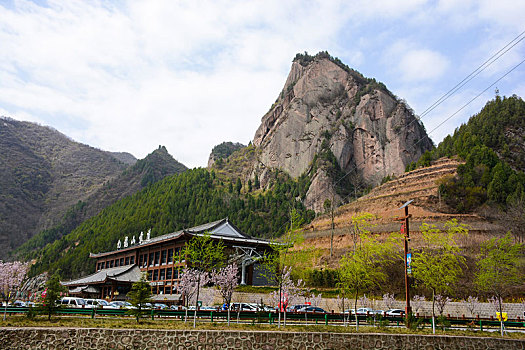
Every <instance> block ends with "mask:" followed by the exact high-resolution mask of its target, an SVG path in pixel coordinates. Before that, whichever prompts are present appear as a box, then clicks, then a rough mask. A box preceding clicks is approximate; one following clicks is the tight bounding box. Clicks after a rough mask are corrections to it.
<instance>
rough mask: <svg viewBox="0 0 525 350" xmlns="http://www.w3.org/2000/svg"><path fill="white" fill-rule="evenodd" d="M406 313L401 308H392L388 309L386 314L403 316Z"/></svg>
mask: <svg viewBox="0 0 525 350" xmlns="http://www.w3.org/2000/svg"><path fill="white" fill-rule="evenodd" d="M404 315H405V311H404V310H401V309H390V310H386V312H385V316H390V317H403V316H404Z"/></svg>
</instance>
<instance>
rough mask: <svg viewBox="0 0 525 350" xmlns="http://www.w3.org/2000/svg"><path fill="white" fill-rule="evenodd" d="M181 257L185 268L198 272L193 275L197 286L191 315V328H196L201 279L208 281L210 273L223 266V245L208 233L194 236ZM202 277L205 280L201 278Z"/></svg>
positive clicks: (224, 256)
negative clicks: (193, 310)
mask: <svg viewBox="0 0 525 350" xmlns="http://www.w3.org/2000/svg"><path fill="white" fill-rule="evenodd" d="M182 255H183V256H184V258H185V259H186V264H187V266H188V267H190V268H191V269H193V270H195V271H197V272H198V273H196V274H195V278H196V279H197V280H196V281H195V282H196V284H197V292H196V296H195V313H194V315H193V327H196V324H197V309H198V300H199V293H200V288H201V283H202V282H203V279H204V280H207V279H208V277H209V274H210V273H212V272H213V271H215V270H218V269H220V268H222V267H223V266H224V265H225V263H226V255H225V252H224V243H223V242H222V240H219V241H217V242H215V241H214V240H213V239H212V238H211V236H210V234H209V233H207V234H204V235H195V236H193V237H192V238H191V239H190V240H189V241H188V243H187V244H186V246H185V247H184V251H183V253H182ZM203 276H204V277H205V278H203Z"/></svg>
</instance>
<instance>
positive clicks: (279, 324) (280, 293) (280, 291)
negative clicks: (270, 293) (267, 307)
mask: <svg viewBox="0 0 525 350" xmlns="http://www.w3.org/2000/svg"><path fill="white" fill-rule="evenodd" d="M282 299H283V293H282V283H280V284H279V302H278V303H277V310H278V311H279V322H278V326H277V327H278V328H281V307H282V305H283V303H282Z"/></svg>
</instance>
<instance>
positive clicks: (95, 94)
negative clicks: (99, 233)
mask: <svg viewBox="0 0 525 350" xmlns="http://www.w3.org/2000/svg"><path fill="white" fill-rule="evenodd" d="M115 4H118V5H114V4H112V3H107V2H84V1H74V0H71V1H65V2H64V1H58V0H48V1H47V3H46V6H41V5H38V4H35V3H34V2H31V1H27V0H14V1H13V3H12V5H11V6H10V7H9V8H8V7H6V6H2V5H0V43H1V49H0V112H2V113H3V114H6V115H8V116H11V117H15V118H17V119H24V120H33V121H39V122H40V123H43V124H48V125H51V126H53V127H55V128H57V129H59V130H60V131H62V132H64V133H66V134H67V135H68V136H71V137H72V138H74V139H76V140H78V141H81V142H84V143H88V144H90V145H93V146H95V147H99V148H102V149H107V150H114V151H117V150H119V151H129V152H132V153H133V154H134V155H136V156H137V157H143V156H145V155H146V154H148V153H149V152H151V151H152V150H153V149H155V148H156V147H158V145H159V144H162V145H165V146H166V147H167V148H168V150H169V151H170V153H171V154H173V155H174V156H175V157H176V158H177V159H178V160H180V161H182V162H183V163H185V164H186V165H188V166H190V167H192V166H203V165H205V164H206V161H207V156H208V154H209V152H210V150H211V148H212V147H213V146H214V145H215V144H217V143H220V142H222V141H228V140H229V141H240V142H244V143H247V142H249V140H250V139H251V138H252V137H253V135H254V133H255V130H256V128H257V126H258V125H259V123H260V118H261V117H262V116H263V115H264V113H266V112H267V111H268V108H269V107H270V106H271V104H272V103H273V102H274V100H275V98H276V97H277V95H278V94H279V92H280V90H281V88H282V85H283V83H284V81H285V79H286V75H287V73H288V70H289V67H290V65H291V61H292V59H293V57H294V55H295V53H297V52H303V51H308V52H310V53H315V52H317V51H320V50H328V51H329V52H330V53H332V54H333V55H334V56H339V57H341V58H342V59H343V61H345V63H347V64H349V65H351V66H354V67H356V68H360V67H363V68H364V69H365V71H366V73H367V75H369V76H371V77H376V78H378V79H379V80H384V79H386V78H388V77H389V78H390V81H391V84H392V86H393V87H394V88H397V91H395V92H396V93H397V94H398V95H400V97H404V96H403V95H401V94H400V93H399V91H401V92H403V91H407V94H408V96H407V99H408V100H409V102H411V103H412V104H413V105H415V106H416V107H417V106H419V105H423V104H424V103H426V101H427V100H428V96H423V95H422V93H421V92H422V91H429V90H430V91H432V92H434V94H436V92H435V91H436V90H438V89H437V88H436V86H433V85H432V86H431V85H429V84H430V83H432V84H436V85H438V87H439V88H442V87H443V86H445V87H446V86H447V84H450V83H449V81H447V80H445V79H446V75H447V74H445V73H449V72H450V71H451V70H452V68H456V67H457V66H461V65H462V64H463V65H464V66H465V67H469V66H470V65H471V64H472V62H477V58H476V59H472V58H470V59H468V58H469V57H470V56H469V54H470V55H471V56H483V50H482V49H481V47H483V45H484V43H485V42H486V40H484V39H485V38H483V35H479V37H478V33H477V32H472V40H474V41H475V42H476V43H479V45H476V47H478V48H480V49H479V50H474V49H470V50H469V52H468V53H464V54H463V55H461V54H460V53H457V52H459V50H455V49H453V48H452V49H451V48H450V47H447V46H446V45H448V44H449V42H446V43H444V44H443V43H442V42H436V43H433V42H432V40H429V39H428V37H427V36H425V35H428V33H429V32H439V30H440V29H443V28H447V25H449V24H450V23H453V22H454V21H456V20H455V19H454V18H455V17H454V16H453V13H455V11H456V10H458V8H460V9H461V10H462V11H466V10H468V11H469V12H470V13H471V16H470V17H469V24H468V25H464V26H460V25H458V26H457V27H453V28H454V30H458V31H466V30H470V29H469V28H471V27H475V26H478V27H477V28H479V26H485V27H486V28H487V29H486V30H487V32H489V33H490V34H491V36H490V38H491V40H489V41H491V42H490V43H487V44H485V45H487V50H489V51H490V50H491V48H492V47H494V45H493V43H492V39H493V40H495V41H496V40H499V41H498V42H503V41H504V40H505V38H506V37H507V36H508V33H509V32H512V31H513V30H515V29H509V28H516V26H517V23H518V17H519V16H518V15H517V14H516V13H514V14H508V13H505V11H504V10H499V9H494V8H492V7H491V5H490V3H489V2H482V3H480V4H479V5H478V4H477V3H475V2H468V3H466V5H465V4H464V5H462V7H458V6H459V5H457V4H456V2H448V3H447V2H443V1H442V2H440V3H438V4H437V5H436V4H435V3H434V2H428V1H424V0H411V1H403V2H395V1H389V0H385V1H373V2H370V1H365V0H360V1H352V2H347V1H342V0H341V1H335V0H334V1H302V0H292V1H286V2H282V1H278V0H266V1H262V0H260V1H249V2H245V1H231V0H220V1H202V2H201V1H198V2H195V1H193V2H192V1H189V2H176V1H170V0H163V1H162V0H161V1H126V0H123V1H122V2H117V3H115ZM502 6H503V7H504V8H505V9H507V10H509V9H511V7H512V6H511V3H510V2H505V1H504V2H503V5H502ZM515 6H518V7H520V8H523V7H522V6H523V5H521V4H518V5H515ZM491 11H495V14H496V17H497V18H495V19H493V18H491V17H490V16H489V14H490V12H491ZM456 12H457V11H456ZM460 12H461V11H460ZM521 12H522V13H523V12H524V11H521ZM433 17H435V18H433ZM440 20H443V21H444V22H443V23H437V22H439V21H440ZM505 21H510V23H512V25H511V26H508V25H503V24H502V23H503V22H505ZM425 24H426V25H428V27H425ZM500 24H501V27H500V26H499V25H500ZM520 25H521V24H520ZM516 34H517V33H516ZM480 37H481V38H480ZM453 39H454V38H453V37H451V38H450V43H455V42H454V40H453ZM455 45H458V46H459V44H457V43H456V44H455ZM488 46H490V47H488ZM447 50H449V51H448V52H447ZM382 53H384V58H383V60H382V61H381V60H380V59H381V55H382ZM451 55H453V57H451ZM509 57H510V56H509ZM516 57H519V55H518V54H516ZM508 60H509V63H508V64H511V63H512V62H514V59H510V58H509V59H508ZM458 62H459V63H458ZM465 69H467V68H465ZM496 73H497V72H496V71H495V73H493V74H496ZM449 78H457V77H454V76H453V75H452V74H450V77H449ZM449 86H450V85H449ZM411 89H413V90H411ZM423 101H424V102H423Z"/></svg>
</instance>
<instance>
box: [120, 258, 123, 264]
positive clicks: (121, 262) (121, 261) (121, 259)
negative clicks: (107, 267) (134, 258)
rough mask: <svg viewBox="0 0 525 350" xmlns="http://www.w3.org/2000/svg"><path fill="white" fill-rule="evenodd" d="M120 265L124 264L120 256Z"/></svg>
mask: <svg viewBox="0 0 525 350" xmlns="http://www.w3.org/2000/svg"><path fill="white" fill-rule="evenodd" d="M120 266H124V258H120Z"/></svg>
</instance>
